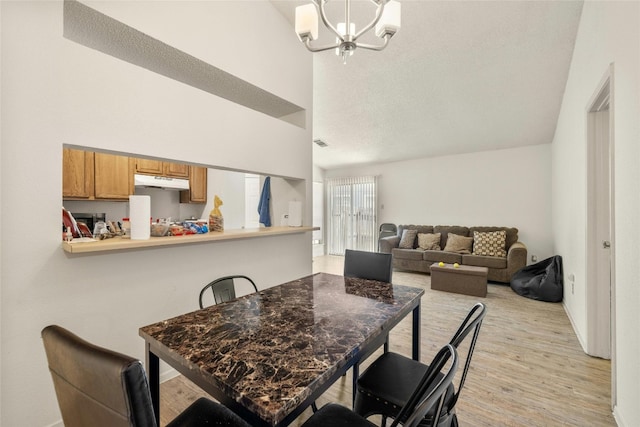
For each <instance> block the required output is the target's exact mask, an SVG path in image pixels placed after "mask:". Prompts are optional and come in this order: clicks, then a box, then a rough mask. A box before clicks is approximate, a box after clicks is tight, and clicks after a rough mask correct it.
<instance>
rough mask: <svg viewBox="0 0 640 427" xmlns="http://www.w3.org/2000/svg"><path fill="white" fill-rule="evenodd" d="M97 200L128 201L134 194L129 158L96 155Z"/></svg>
mask: <svg viewBox="0 0 640 427" xmlns="http://www.w3.org/2000/svg"><path fill="white" fill-rule="evenodd" d="M94 161H95V198H96V199H112V200H128V199H129V195H131V194H133V192H134V188H133V175H132V174H131V170H130V168H129V158H128V157H125V156H116V155H113V154H103V153H95V159H94Z"/></svg>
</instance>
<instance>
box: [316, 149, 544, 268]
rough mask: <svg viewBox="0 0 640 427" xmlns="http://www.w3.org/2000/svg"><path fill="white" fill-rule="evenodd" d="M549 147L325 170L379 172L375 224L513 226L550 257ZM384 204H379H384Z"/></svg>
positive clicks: (333, 173) (328, 173)
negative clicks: (377, 213) (377, 209)
mask: <svg viewBox="0 0 640 427" xmlns="http://www.w3.org/2000/svg"><path fill="white" fill-rule="evenodd" d="M550 152H551V149H550V145H549V144H545V145H536V146H530V147H524V148H514V149H509V150H498V151H485V152H479V153H469V154H461V155H455V156H444V157H434V158H423V159H416V160H409V161H403V162H393V163H384V164H379V165H372V166H364V167H354V168H348V169H335V170H327V171H326V172H325V177H326V178H329V177H338V176H359V175H378V184H379V190H378V202H379V211H378V212H379V222H380V223H383V222H391V223H394V224H427V225H466V226H476V225H477V226H480V225H488V226H491V225H495V226H509V227H516V228H518V230H519V233H518V237H519V239H520V241H522V242H523V243H525V245H526V246H527V249H528V253H529V260H530V259H531V254H536V255H537V256H538V260H542V259H544V258H546V257H549V256H552V255H554V253H553V244H552V235H551V207H550V203H551V199H550V190H551V189H550V167H551V163H550V161H551V158H550ZM383 206H384V207H383Z"/></svg>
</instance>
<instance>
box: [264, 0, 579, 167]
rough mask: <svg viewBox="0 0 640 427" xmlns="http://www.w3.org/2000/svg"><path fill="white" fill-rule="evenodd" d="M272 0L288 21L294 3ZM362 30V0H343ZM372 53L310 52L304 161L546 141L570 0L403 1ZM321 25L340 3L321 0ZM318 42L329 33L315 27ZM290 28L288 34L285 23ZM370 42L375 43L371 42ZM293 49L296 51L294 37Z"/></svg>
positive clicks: (575, 11) (387, 157)
mask: <svg viewBox="0 0 640 427" xmlns="http://www.w3.org/2000/svg"><path fill="white" fill-rule="evenodd" d="M272 3H273V4H274V5H275V7H276V8H277V9H279V10H280V11H281V13H282V14H283V15H284V16H285V17H286V18H287V19H288V20H289V21H290V22H291V23H292V25H293V20H294V9H295V6H298V5H300V4H305V3H307V2H303V1H278V0H272ZM353 3H354V5H353V11H352V17H354V18H355V19H356V27H357V28H362V26H363V25H364V23H365V21H369V20H370V18H371V17H372V16H373V11H374V9H375V5H373V4H372V3H371V2H370V1H354V2H353ZM401 4H402V28H401V30H400V31H399V32H398V33H397V34H396V35H395V36H394V37H393V38H392V39H391V41H390V42H389V46H388V47H387V48H386V49H385V50H383V51H381V52H375V51H368V50H362V49H361V50H356V52H355V53H354V54H353V56H351V57H350V58H349V59H348V61H347V63H346V64H343V63H342V61H341V60H340V59H339V58H338V57H337V56H336V55H335V53H334V52H333V51H327V52H321V53H313V54H312V53H309V55H313V72H314V83H313V85H314V89H313V96H314V100H313V139H321V140H322V141H324V142H325V143H326V144H327V145H328V146H327V147H325V148H320V147H318V146H316V145H314V148H313V150H314V151H313V156H314V164H316V165H318V166H320V167H322V168H325V169H332V168H340V167H347V166H351V165H361V164H370V163H380V162H392V161H400V160H406V159H412V158H421V157H434V156H444V155H454V154H460V153H469V152H477V151H486V150H497V149H504V148H510V147H521V146H527V145H536V144H548V143H551V141H552V139H553V135H554V132H555V128H556V122H557V118H558V113H559V110H560V105H561V102H562V97H563V93H564V88H565V83H566V81H567V76H568V73H569V64H570V62H571V55H572V53H573V46H574V42H575V38H576V32H577V29H578V23H579V20H580V13H581V11H582V1H415V0H414V1H407V0H401ZM327 10H328V11H329V12H330V13H331V16H332V17H333V18H332V22H336V23H337V22H339V21H341V20H342V21H343V20H344V19H343V16H344V2H343V1H342V0H333V1H330V2H329V4H328V6H327ZM320 27H321V28H320V32H321V35H320V40H319V42H320V43H321V44H322V43H323V42H330V41H331V40H332V39H333V38H334V37H332V36H331V35H330V34H329V32H328V30H326V28H324V27H323V26H322V25H321V26H320ZM291 35H292V37H296V35H295V32H294V31H293V28H292V32H291ZM373 42H375V41H373ZM300 48H301V49H305V48H304V47H303V45H302V43H301V44H300Z"/></svg>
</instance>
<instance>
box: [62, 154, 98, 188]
mask: <svg viewBox="0 0 640 427" xmlns="http://www.w3.org/2000/svg"><path fill="white" fill-rule="evenodd" d="M93 154H94V153H93V152H91V151H84V150H75V149H72V148H64V149H63V150H62V198H63V199H70V200H74V199H92V198H93V194H94V193H93V185H94V184H93V183H94V163H93V160H94V156H93Z"/></svg>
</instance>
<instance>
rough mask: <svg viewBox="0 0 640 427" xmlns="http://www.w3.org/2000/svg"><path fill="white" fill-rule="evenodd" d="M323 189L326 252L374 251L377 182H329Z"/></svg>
mask: <svg viewBox="0 0 640 427" xmlns="http://www.w3.org/2000/svg"><path fill="white" fill-rule="evenodd" d="M326 187H327V217H328V218H327V229H328V232H327V252H328V253H329V254H330V255H344V251H345V249H357V250H362V251H375V250H376V241H377V216H378V215H377V198H378V196H377V178H376V177H375V176H364V177H350V178H329V179H327V181H326Z"/></svg>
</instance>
